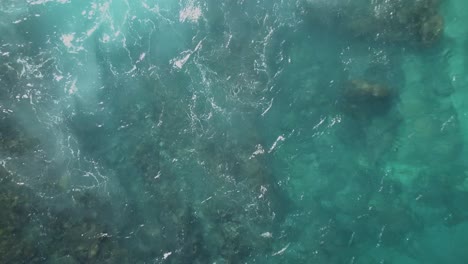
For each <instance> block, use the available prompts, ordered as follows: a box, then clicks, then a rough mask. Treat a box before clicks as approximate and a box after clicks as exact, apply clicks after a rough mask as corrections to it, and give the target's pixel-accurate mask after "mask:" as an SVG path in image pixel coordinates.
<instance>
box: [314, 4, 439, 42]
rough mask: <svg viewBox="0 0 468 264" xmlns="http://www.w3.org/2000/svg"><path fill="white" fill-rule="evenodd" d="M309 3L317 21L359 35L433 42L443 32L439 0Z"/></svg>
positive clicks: (386, 39)
mask: <svg viewBox="0 0 468 264" xmlns="http://www.w3.org/2000/svg"><path fill="white" fill-rule="evenodd" d="M307 3H308V11H307V14H308V15H309V16H311V17H313V21H314V22H315V23H323V24H325V25H328V26H330V25H331V26H334V27H335V26H336V27H338V28H341V29H344V30H345V31H347V32H349V33H350V34H351V35H353V36H356V37H364V38H372V39H374V40H382V41H390V42H405V43H413V44H414V43H415V44H422V45H432V44H434V43H436V42H437V41H438V40H439V39H440V38H441V36H442V34H443V31H444V19H443V17H442V15H441V14H440V11H439V6H440V1H438V0H419V1H401V0H395V1H385V0H377V1H375V0H372V1H371V0H362V1H346V2H338V1H331V2H330V3H325V2H324V1H317V0H308V1H307ZM324 14H326V15H324ZM331 21H333V22H331Z"/></svg>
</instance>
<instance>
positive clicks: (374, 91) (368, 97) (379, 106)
mask: <svg viewBox="0 0 468 264" xmlns="http://www.w3.org/2000/svg"><path fill="white" fill-rule="evenodd" d="M395 97H396V93H395V92H394V91H393V90H392V89H390V88H389V87H388V86H386V85H384V84H382V83H377V82H372V81H368V80H364V79H355V80H350V81H347V82H345V84H344V87H343V92H342V100H341V102H340V104H341V105H340V107H341V108H342V109H343V110H344V111H345V112H348V113H350V114H352V115H357V116H362V115H365V116H369V115H378V114H383V113H386V112H387V111H388V110H389V109H390V107H391V105H392V104H391V103H392V102H393V99H394V98H395Z"/></svg>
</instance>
